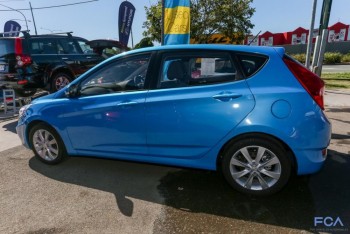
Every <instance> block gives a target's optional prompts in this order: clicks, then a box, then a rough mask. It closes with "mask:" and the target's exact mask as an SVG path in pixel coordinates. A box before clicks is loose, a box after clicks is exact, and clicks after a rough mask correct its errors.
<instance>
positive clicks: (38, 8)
mask: <svg viewBox="0 0 350 234" xmlns="http://www.w3.org/2000/svg"><path fill="white" fill-rule="evenodd" d="M97 1H98V0H90V1H84V2H75V3H68V4H63V5H55V6H46V7H33V10H42V9H50V8H58V7H65V6H73V5H80V4H85V3H90V2H97ZM16 10H17V11H30V8H23V9H16ZM0 11H12V10H0Z"/></svg>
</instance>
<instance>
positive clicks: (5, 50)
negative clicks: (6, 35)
mask: <svg viewBox="0 0 350 234" xmlns="http://www.w3.org/2000/svg"><path fill="white" fill-rule="evenodd" d="M13 53H15V40H7V39H5V40H0V57H2V56H4V55H8V54H13Z"/></svg>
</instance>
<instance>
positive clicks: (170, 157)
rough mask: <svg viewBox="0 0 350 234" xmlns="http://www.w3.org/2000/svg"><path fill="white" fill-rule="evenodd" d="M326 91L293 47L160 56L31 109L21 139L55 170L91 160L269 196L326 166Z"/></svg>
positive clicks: (141, 56) (111, 62)
mask: <svg viewBox="0 0 350 234" xmlns="http://www.w3.org/2000/svg"><path fill="white" fill-rule="evenodd" d="M78 42H79V39H77V43H78ZM14 43H15V42H14ZM57 43H58V42H57ZM23 60H24V62H25V61H26V60H25V59H23ZM21 61H22V60H21ZM62 73H63V71H60V72H58V73H56V76H57V74H62ZM54 74H55V73H54ZM56 76H53V77H56ZM59 77H62V75H60V76H59ZM52 81H57V79H53V80H51V82H52ZM69 81H71V80H70V79H69ZM53 85H55V82H53ZM57 89H59V88H57ZM323 90H324V83H323V81H322V80H321V79H320V78H319V77H318V76H316V75H315V74H313V73H312V72H310V71H309V70H308V69H307V68H305V67H304V66H303V65H301V64H300V63H298V62H296V61H295V60H294V59H292V58H291V57H289V56H288V55H286V54H285V51H284V49H283V48H272V47H251V46H229V45H221V46H219V45H215V46H214V45H183V46H162V47H154V48H147V49H141V50H134V51H130V52H127V53H124V54H121V55H118V56H115V57H113V58H111V59H108V60H106V61H104V62H102V63H100V64H99V65H97V66H95V67H94V68H92V69H90V70H89V71H88V72H86V73H84V74H83V75H81V76H80V77H79V78H77V79H75V80H74V81H72V82H71V83H70V84H68V86H65V87H63V88H62V89H59V91H58V92H56V93H53V94H50V95H47V96H44V97H41V98H38V99H36V100H34V101H33V102H32V103H31V104H30V105H26V106H24V107H23V108H22V109H21V110H20V113H19V121H18V126H17V133H18V135H19V136H20V138H21V140H22V142H23V144H24V145H25V146H26V147H28V148H30V149H32V150H33V152H34V154H35V155H36V157H37V158H38V159H39V160H41V161H43V162H44V163H47V164H57V163H60V162H62V161H63V160H64V159H65V158H66V157H67V156H68V155H71V156H79V155H84V156H92V157H103V158H112V159H122V160H131V161H140V162H148V163H159V164H166V165H174V166H181V167H191V168H201V169H207V170H221V171H222V172H223V174H224V176H225V178H226V180H227V181H228V183H229V184H230V185H231V186H232V187H233V188H235V189H237V190H239V191H241V192H244V193H247V194H254V195H268V194H272V193H275V192H277V191H279V190H281V189H282V188H283V187H284V186H285V185H286V184H287V182H288V180H289V179H290V177H291V176H292V175H293V174H298V175H303V174H311V173H315V172H316V171H318V170H320V168H321V166H322V165H323V163H324V161H325V159H326V156H327V147H328V145H329V142H330V136H331V124H330V122H329V121H328V119H327V117H326V116H325V114H324V113H323V109H324V104H323Z"/></svg>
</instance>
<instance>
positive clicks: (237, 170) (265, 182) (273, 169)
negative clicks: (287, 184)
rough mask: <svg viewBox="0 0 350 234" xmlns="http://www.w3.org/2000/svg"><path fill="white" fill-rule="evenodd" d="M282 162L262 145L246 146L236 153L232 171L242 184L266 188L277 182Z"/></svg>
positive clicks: (252, 188)
mask: <svg viewBox="0 0 350 234" xmlns="http://www.w3.org/2000/svg"><path fill="white" fill-rule="evenodd" d="M281 168H282V167H281V162H280V160H279V159H278V157H277V156H276V155H275V154H274V153H273V152H272V151H270V150H268V149H267V148H265V147H262V146H246V147H243V148H241V149H239V150H238V151H236V152H235V153H234V155H233V156H232V158H231V160H230V173H231V176H232V178H233V179H234V180H235V182H236V183H238V184H239V185H240V186H242V187H244V188H246V189H249V190H265V189H268V188H270V187H272V186H273V185H274V184H276V183H277V181H278V180H279V178H280V176H281Z"/></svg>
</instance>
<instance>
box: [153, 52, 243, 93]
mask: <svg viewBox="0 0 350 234" xmlns="http://www.w3.org/2000/svg"><path fill="white" fill-rule="evenodd" d="M161 69H162V70H161V73H160V79H159V82H158V85H157V88H159V89H164V88H179V87H187V86H197V85H209V84H217V83H223V82H231V81H234V80H235V79H236V68H235V66H234V64H233V62H232V60H231V57H230V55H229V54H228V53H220V52H208V53H205V54H204V53H197V54H196V52H193V51H191V52H189V53H186V54H185V53H182V54H181V55H165V56H164V57H163V61H162V68H161Z"/></svg>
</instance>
